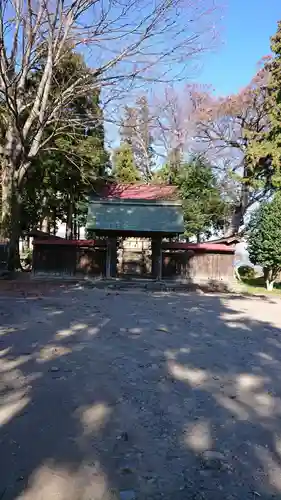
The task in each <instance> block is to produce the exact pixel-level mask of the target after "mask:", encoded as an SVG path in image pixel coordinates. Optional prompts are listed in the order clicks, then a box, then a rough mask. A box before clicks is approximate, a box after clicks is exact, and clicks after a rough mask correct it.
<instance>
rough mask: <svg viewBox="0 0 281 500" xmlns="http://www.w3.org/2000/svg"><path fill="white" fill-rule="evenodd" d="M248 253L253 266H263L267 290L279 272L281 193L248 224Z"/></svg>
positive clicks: (280, 262) (260, 209) (257, 212)
mask: <svg viewBox="0 0 281 500" xmlns="http://www.w3.org/2000/svg"><path fill="white" fill-rule="evenodd" d="M248 251H249V257H250V260H251V261H252V262H253V264H259V265H261V266H263V268H264V272H265V279H266V285H267V288H269V289H270V288H272V286H273V283H274V281H275V280H276V278H277V276H278V273H279V272H280V271H281V193H280V192H278V193H277V194H276V195H275V197H274V199H273V201H272V202H270V203H264V204H262V205H261V206H260V208H259V209H258V210H257V211H256V212H255V213H254V214H253V215H252V217H251V220H250V224H249V239H248Z"/></svg>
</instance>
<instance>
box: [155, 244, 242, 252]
mask: <svg viewBox="0 0 281 500" xmlns="http://www.w3.org/2000/svg"><path fill="white" fill-rule="evenodd" d="M162 248H163V249H166V250H169V249H171V250H172V249H175V250H202V251H205V252H226V253H233V254H234V252H235V247H232V246H230V245H224V244H216V243H181V242H174V243H173V242H172V243H162Z"/></svg>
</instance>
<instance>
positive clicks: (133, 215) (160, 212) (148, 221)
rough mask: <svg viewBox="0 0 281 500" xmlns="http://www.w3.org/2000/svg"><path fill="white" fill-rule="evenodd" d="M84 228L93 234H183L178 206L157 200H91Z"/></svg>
mask: <svg viewBox="0 0 281 500" xmlns="http://www.w3.org/2000/svg"><path fill="white" fill-rule="evenodd" d="M86 227H87V229H90V230H93V231H95V230H96V231H120V232H122V231H132V232H138V233H145V232H154V233H157V232H158V233H163V234H173V233H174V234H179V233H183V232H184V226H183V214H182V209H181V204H180V203H179V202H175V201H159V200H157V201H153V200H149V201H147V200H121V199H119V200H116V199H114V200H113V199H107V200H90V204H89V208H88V217H87V225H86Z"/></svg>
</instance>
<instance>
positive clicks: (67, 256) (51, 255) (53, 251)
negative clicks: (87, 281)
mask: <svg viewBox="0 0 281 500" xmlns="http://www.w3.org/2000/svg"><path fill="white" fill-rule="evenodd" d="M33 245H34V251H33V261H32V268H33V271H34V272H35V273H37V274H38V273H40V274H59V275H64V274H65V275H71V276H74V275H80V274H81V275H87V274H88V275H92V276H104V275H105V265H106V264H105V263H106V241H103V240H101V241H93V240H91V241H90V240H63V239H60V240H55V239H49V240H34V243H33Z"/></svg>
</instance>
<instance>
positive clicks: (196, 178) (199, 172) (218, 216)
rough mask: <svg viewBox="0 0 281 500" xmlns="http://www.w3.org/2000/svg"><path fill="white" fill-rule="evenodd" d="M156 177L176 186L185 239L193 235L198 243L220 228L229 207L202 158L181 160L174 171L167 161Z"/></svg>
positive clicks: (209, 168)
mask: <svg viewBox="0 0 281 500" xmlns="http://www.w3.org/2000/svg"><path fill="white" fill-rule="evenodd" d="M159 178H160V179H161V178H162V180H164V181H165V182H167V181H169V182H170V183H171V184H174V185H176V186H177V187H178V189H179V192H180V196H181V198H182V200H183V201H182V203H183V212H184V225H185V236H186V237H187V238H188V239H189V238H191V237H195V238H196V240H197V242H198V243H199V242H201V241H202V240H204V239H206V238H209V237H210V236H211V235H212V234H215V233H216V232H217V231H219V230H221V229H223V227H224V224H225V221H226V219H227V217H228V211H229V206H228V203H227V201H226V200H224V199H223V196H222V194H221V191H220V186H219V184H218V182H217V180H216V178H215V176H214V173H213V171H212V168H211V166H210V165H209V164H208V163H207V162H206V161H205V160H204V159H203V158H201V157H198V158H194V159H193V160H192V161H190V162H189V163H181V164H180V165H179V166H178V168H177V170H176V171H175V170H173V168H171V166H170V165H169V164H167V165H165V166H164V167H163V168H162V169H161V171H160V172H158V179H159Z"/></svg>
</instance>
